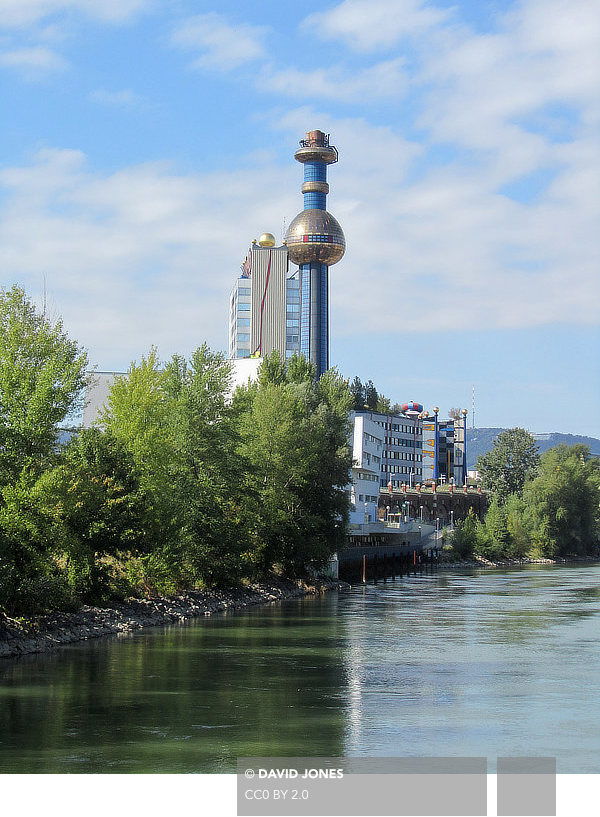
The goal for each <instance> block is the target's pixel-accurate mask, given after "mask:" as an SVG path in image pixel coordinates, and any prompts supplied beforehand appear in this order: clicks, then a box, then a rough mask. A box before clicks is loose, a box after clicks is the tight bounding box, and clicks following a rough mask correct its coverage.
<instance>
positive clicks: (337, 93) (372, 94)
mask: <svg viewBox="0 0 600 817" xmlns="http://www.w3.org/2000/svg"><path fill="white" fill-rule="evenodd" d="M403 67H404V59H403V58H402V57H397V58H396V59H393V60H384V61H383V62H379V63H377V64H376V65H373V66H371V67H369V68H364V69H362V70H350V69H345V68H341V67H334V68H318V69H315V70H314V71H302V70H300V69H298V68H294V67H290V68H282V69H273V68H272V67H271V68H268V69H266V70H265V71H264V73H263V75H262V79H261V82H260V87H261V88H266V89H267V90H270V91H274V92H276V93H281V94H284V95H286V96H290V97H308V98H313V99H314V98H318V99H334V100H343V101H346V102H351V101H357V102H366V103H368V102H369V101H370V100H378V99H382V98H386V97H394V98H396V99H400V98H401V97H402V96H403V95H404V93H405V92H406V88H407V85H408V80H407V77H406V76H405V73H404V70H403Z"/></svg>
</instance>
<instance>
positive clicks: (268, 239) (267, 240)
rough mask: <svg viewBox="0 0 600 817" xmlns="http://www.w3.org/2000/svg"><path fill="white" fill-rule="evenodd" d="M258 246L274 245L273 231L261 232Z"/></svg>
mask: <svg viewBox="0 0 600 817" xmlns="http://www.w3.org/2000/svg"><path fill="white" fill-rule="evenodd" d="M258 246H259V247H274V246H275V236H274V235H273V233H263V234H262V235H261V237H260V238H259V239H258Z"/></svg>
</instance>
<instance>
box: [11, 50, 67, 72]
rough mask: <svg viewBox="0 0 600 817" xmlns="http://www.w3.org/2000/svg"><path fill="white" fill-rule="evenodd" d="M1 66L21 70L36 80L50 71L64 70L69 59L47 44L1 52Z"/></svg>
mask: <svg viewBox="0 0 600 817" xmlns="http://www.w3.org/2000/svg"><path fill="white" fill-rule="evenodd" d="M0 66H2V67H4V68H13V69H15V70H16V71H19V72H20V73H21V74H23V76H24V77H25V78H26V79H30V80H36V79H40V78H42V77H44V76H46V75H47V74H48V73H54V72H56V71H64V70H65V69H66V68H67V67H68V63H67V61H66V60H65V59H64V58H63V57H62V56H61V55H60V54H57V53H56V51H52V50H51V49H50V48H46V47H45V46H31V47H28V48H15V49H12V50H10V51H4V52H2V53H0Z"/></svg>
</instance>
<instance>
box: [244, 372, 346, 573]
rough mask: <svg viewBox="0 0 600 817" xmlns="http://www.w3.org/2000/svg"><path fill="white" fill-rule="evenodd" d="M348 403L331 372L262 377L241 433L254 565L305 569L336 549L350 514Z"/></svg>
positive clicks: (290, 570) (296, 570) (288, 570)
mask: <svg viewBox="0 0 600 817" xmlns="http://www.w3.org/2000/svg"><path fill="white" fill-rule="evenodd" d="M351 405H352V396H351V393H350V390H349V389H348V387H347V385H346V383H345V382H344V381H343V380H342V378H341V377H340V376H339V375H338V374H337V372H335V371H334V370H330V371H328V372H326V373H325V374H324V375H323V376H322V377H321V378H320V380H319V381H317V382H315V381H314V380H312V379H306V380H304V381H302V382H294V381H290V380H288V381H287V382H286V383H273V382H268V381H267V380H265V379H262V380H261V382H260V387H259V389H258V390H257V391H256V393H255V396H254V400H253V402H252V406H251V409H250V411H248V412H247V414H246V416H245V418H244V423H243V430H242V440H243V442H242V452H243V453H244V455H245V456H246V457H247V459H248V460H249V462H250V465H251V467H250V469H249V474H250V475H251V476H250V480H251V485H250V486H249V487H250V492H251V493H252V494H254V495H255V496H256V497H257V499H258V501H257V505H256V516H255V527H254V531H253V539H254V548H253V554H254V559H255V565H256V568H257V569H259V570H262V571H265V570H268V569H269V568H270V567H271V566H272V565H273V564H275V563H278V564H279V565H281V566H282V569H283V570H284V572H286V573H288V574H296V573H302V572H303V571H304V570H305V568H306V565H307V563H309V562H315V563H323V562H324V561H325V560H326V559H327V558H328V556H329V555H330V554H331V552H333V551H334V550H335V549H336V547H338V546H339V543H340V542H341V540H342V538H343V535H344V531H345V526H346V522H347V515H348V496H347V492H346V490H345V489H346V486H347V483H348V478H349V470H350V466H351V459H350V450H349V446H348V434H349V425H348V412H349V410H350V407H351Z"/></svg>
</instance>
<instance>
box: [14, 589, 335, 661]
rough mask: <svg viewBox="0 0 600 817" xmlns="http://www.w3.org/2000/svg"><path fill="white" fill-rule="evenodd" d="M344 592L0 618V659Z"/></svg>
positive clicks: (207, 595) (217, 597)
mask: <svg viewBox="0 0 600 817" xmlns="http://www.w3.org/2000/svg"><path fill="white" fill-rule="evenodd" d="M348 586H349V585H347V584H346V582H341V581H337V580H334V579H322V580H319V581H315V582H313V583H312V584H307V583H305V582H303V581H298V582H292V581H286V580H283V579H278V580H273V581H271V582H264V583H261V584H253V585H250V586H248V587H243V588H239V589H236V590H232V591H229V592H214V591H213V592H207V591H200V590H198V591H190V592H187V593H183V594H181V595H178V596H170V597H163V598H156V599H129V600H128V601H126V602H122V603H119V604H115V605H113V606H111V607H89V606H84V607H82V608H81V609H79V610H77V611H76V612H73V613H52V614H51V615H48V616H44V617H42V618H39V619H37V620H36V621H34V622H33V621H32V622H28V623H23V622H22V621H17V620H15V619H11V618H9V617H8V616H5V615H3V614H2V613H0V658H14V657H17V656H20V655H29V654H31V653H46V652H51V651H52V650H55V649H57V648H58V647H62V646H64V645H66V644H74V643H75V642H77V641H87V640H89V639H92V638H101V637H102V636H107V635H116V634H119V633H128V632H131V631H132V630H139V629H141V628H142V627H156V626H161V625H162V626H164V625H165V624H174V623H177V622H182V621H186V620H187V619H191V618H198V617H200V616H210V615H212V614H213V613H222V612H225V611H227V610H239V609H241V608H243V607H250V606H253V605H260V604H271V603H272V602H276V601H283V600H284V599H291V598H300V597H302V596H312V595H317V594H318V593H322V592H325V591H326V590H338V589H344V588H346V587H348Z"/></svg>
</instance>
